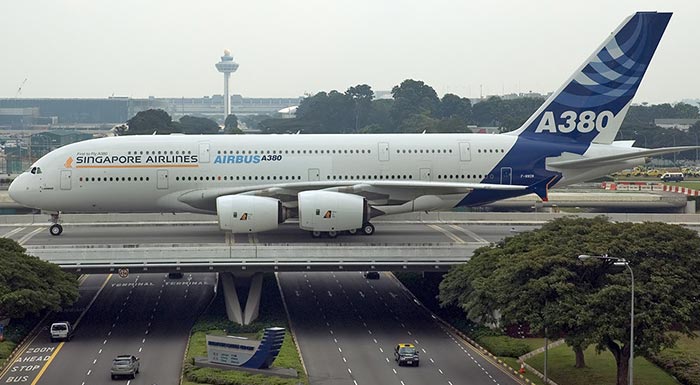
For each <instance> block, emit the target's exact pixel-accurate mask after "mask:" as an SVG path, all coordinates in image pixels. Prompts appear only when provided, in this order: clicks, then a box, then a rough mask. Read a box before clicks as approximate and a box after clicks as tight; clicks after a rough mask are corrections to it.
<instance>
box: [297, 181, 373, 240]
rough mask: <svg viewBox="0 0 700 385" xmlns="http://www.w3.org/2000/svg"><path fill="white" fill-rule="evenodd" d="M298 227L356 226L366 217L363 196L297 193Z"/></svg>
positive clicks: (350, 228)
mask: <svg viewBox="0 0 700 385" xmlns="http://www.w3.org/2000/svg"><path fill="white" fill-rule="evenodd" d="M298 200H299V227H300V228H302V229H303V230H309V231H343V230H353V229H359V228H361V227H362V225H364V224H365V223H366V222H367V219H368V218H369V205H368V204H367V200H366V199H365V198H364V197H361V196H359V195H353V194H345V193H339V192H334V191H303V192H300V193H299V194H298Z"/></svg>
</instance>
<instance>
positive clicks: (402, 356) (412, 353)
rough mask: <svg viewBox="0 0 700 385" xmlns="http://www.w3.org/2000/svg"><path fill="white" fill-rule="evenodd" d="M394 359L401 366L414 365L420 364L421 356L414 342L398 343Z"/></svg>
mask: <svg viewBox="0 0 700 385" xmlns="http://www.w3.org/2000/svg"><path fill="white" fill-rule="evenodd" d="M394 361H396V362H397V363H398V364H399V366H402V365H413V366H418V364H419V363H420V358H419V357H418V349H416V347H415V346H414V345H413V344H398V345H396V347H395V348H394Z"/></svg>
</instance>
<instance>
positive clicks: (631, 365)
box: [578, 137, 675, 385]
mask: <svg viewBox="0 0 700 385" xmlns="http://www.w3.org/2000/svg"><path fill="white" fill-rule="evenodd" d="M674 139H675V137H674ZM591 258H593V259H602V260H605V261H614V262H613V265H615V266H625V267H626V268H627V269H628V270H629V271H630V278H631V279H632V305H631V311H630V361H629V373H628V374H629V380H628V384H629V385H634V376H633V374H634V273H633V272H632V267H631V266H630V263H629V261H628V260H626V259H624V258H616V257H609V256H608V255H607V254H603V255H586V254H581V255H579V256H578V259H580V260H582V261H583V260H586V259H591Z"/></svg>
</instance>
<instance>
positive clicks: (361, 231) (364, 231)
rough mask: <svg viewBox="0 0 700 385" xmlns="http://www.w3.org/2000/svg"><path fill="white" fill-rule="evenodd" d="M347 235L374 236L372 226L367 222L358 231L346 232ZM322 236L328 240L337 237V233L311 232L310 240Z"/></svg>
mask: <svg viewBox="0 0 700 385" xmlns="http://www.w3.org/2000/svg"><path fill="white" fill-rule="evenodd" d="M348 234H350V235H356V234H364V235H372V234H374V225H373V224H371V223H369V222H367V223H365V224H364V225H362V227H360V228H359V229H351V230H348ZM324 235H326V236H328V238H335V237H337V236H338V235H339V233H338V232H337V231H318V230H314V231H311V237H312V238H321V237H322V236H324Z"/></svg>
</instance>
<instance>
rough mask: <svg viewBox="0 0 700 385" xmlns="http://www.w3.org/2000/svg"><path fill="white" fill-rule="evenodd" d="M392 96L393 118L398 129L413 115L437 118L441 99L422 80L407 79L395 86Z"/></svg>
mask: <svg viewBox="0 0 700 385" xmlns="http://www.w3.org/2000/svg"><path fill="white" fill-rule="evenodd" d="M391 94H392V95H393V96H394V104H393V106H392V109H391V118H392V119H393V121H394V125H395V126H397V127H398V126H400V125H401V124H402V122H403V121H404V120H406V119H408V118H409V117H411V116H412V115H425V116H428V117H433V116H437V114H436V112H437V110H438V106H439V105H440V99H439V98H438V96H437V93H436V92H435V90H434V89H433V88H432V87H430V86H429V85H427V84H425V83H424V82H422V81H420V80H413V79H406V80H404V81H403V82H401V84H400V85H398V86H394V88H392V89H391Z"/></svg>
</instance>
